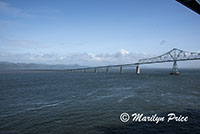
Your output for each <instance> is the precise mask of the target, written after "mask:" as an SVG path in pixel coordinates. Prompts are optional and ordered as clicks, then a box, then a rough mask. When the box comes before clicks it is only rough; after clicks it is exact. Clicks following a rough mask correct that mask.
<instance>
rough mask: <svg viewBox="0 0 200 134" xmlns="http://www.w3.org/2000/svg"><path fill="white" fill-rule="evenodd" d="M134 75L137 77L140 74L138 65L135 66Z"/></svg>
mask: <svg viewBox="0 0 200 134" xmlns="http://www.w3.org/2000/svg"><path fill="white" fill-rule="evenodd" d="M136 74H137V75H139V74H140V66H139V65H137V66H136Z"/></svg>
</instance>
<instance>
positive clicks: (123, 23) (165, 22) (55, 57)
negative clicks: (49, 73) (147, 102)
mask: <svg viewBox="0 0 200 134" xmlns="http://www.w3.org/2000/svg"><path fill="white" fill-rule="evenodd" d="M199 36H200V16H199V15H198V14H197V13H195V12H193V11H191V10H190V9H188V8H186V7H184V6H183V5H181V4H180V3H178V2H176V1H175V0H145V1H143V0H56V1H55V0H34V1H27V0H20V1H16V0H0V53H1V54H0V56H1V58H0V60H1V61H10V62H27V63H30V62H33V63H51V64H52V63H56V64H59V63H60V64H70V63H71V64H84V65H89V64H92V65H100V64H106V63H113V64H114V63H118V62H122V60H123V63H124V62H126V63H127V62H133V61H135V60H137V59H138V58H141V57H145V56H149V55H159V54H162V53H164V52H166V51H169V50H170V49H172V48H174V47H177V48H180V49H183V50H187V51H200V45H199V42H200V37H199ZM118 54H121V56H123V57H124V58H121V59H120V58H119V57H116V55H118ZM108 55H109V56H110V58H109V59H106V56H108ZM124 55H128V56H127V57H126V56H124ZM109 56H108V57H109ZM74 57H76V58H74ZM130 59H132V60H131V61H130ZM134 59H135V60H134ZM95 60H96V61H95ZM93 63H94V64H93Z"/></svg>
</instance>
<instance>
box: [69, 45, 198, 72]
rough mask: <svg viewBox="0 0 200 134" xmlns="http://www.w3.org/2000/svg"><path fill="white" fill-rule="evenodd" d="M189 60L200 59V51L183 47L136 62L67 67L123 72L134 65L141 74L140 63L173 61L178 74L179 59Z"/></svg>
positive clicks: (78, 69)
mask: <svg viewBox="0 0 200 134" xmlns="http://www.w3.org/2000/svg"><path fill="white" fill-rule="evenodd" d="M188 60H200V53H197V52H187V51H183V50H181V49H177V48H174V49H172V50H170V51H169V52H167V53H164V54H162V55H160V56H156V57H151V58H145V59H140V60H139V61H138V62H136V63H130V64H119V65H108V66H96V67H88V68H77V69H67V70H66V71H68V72H78V71H83V72H87V71H88V70H93V71H94V72H97V70H98V69H105V72H106V73H108V72H109V69H110V68H113V67H119V70H120V73H121V74H122V73H123V67H127V66H134V67H136V74H137V75H139V74H140V65H143V64H154V63H164V62H173V67H172V72H171V73H170V74H172V75H178V74H179V71H178V66H177V61H188Z"/></svg>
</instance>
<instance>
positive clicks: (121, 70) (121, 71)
mask: <svg viewBox="0 0 200 134" xmlns="http://www.w3.org/2000/svg"><path fill="white" fill-rule="evenodd" d="M122 73H123V69H122V66H120V74H122Z"/></svg>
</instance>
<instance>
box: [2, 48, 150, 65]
mask: <svg viewBox="0 0 200 134" xmlns="http://www.w3.org/2000/svg"><path fill="white" fill-rule="evenodd" d="M149 56H150V55H147V54H142V53H133V52H128V51H127V50H125V49H121V50H120V51H119V52H116V53H111V54H109V53H106V54H103V53H102V54H92V53H73V54H70V55H56V54H31V53H24V54H12V53H8V52H7V53H6V52H1V53H0V61H8V62H14V63H45V64H79V65H86V66H99V65H111V64H125V63H135V62H137V61H138V60H139V59H141V58H146V57H149Z"/></svg>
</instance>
